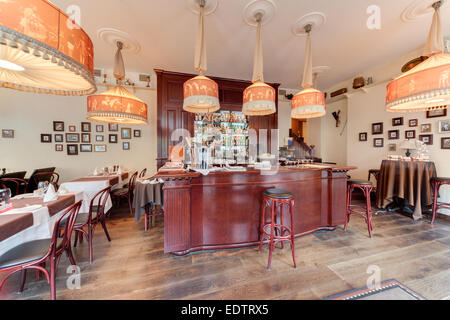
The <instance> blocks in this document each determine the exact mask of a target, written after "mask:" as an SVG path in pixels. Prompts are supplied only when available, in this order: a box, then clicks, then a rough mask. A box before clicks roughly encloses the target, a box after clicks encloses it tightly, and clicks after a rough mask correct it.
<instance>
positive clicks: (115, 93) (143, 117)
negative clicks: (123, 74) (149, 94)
mask: <svg viewBox="0 0 450 320" xmlns="http://www.w3.org/2000/svg"><path fill="white" fill-rule="evenodd" d="M87 118H88V120H91V121H97V122H106V123H121V124H131V125H140V124H147V104H146V103H145V102H144V101H142V100H140V99H138V98H137V97H136V96H134V95H133V94H131V93H130V92H129V91H128V90H126V89H125V88H123V87H121V86H117V87H115V88H113V89H111V90H108V91H106V92H103V93H100V94H96V95H92V96H89V97H88V117H87Z"/></svg>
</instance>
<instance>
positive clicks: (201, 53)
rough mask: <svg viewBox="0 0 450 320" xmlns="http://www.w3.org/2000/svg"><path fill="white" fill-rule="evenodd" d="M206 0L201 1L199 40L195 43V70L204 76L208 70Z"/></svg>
mask: <svg viewBox="0 0 450 320" xmlns="http://www.w3.org/2000/svg"><path fill="white" fill-rule="evenodd" d="M205 4H206V1H205V0H200V3H199V5H200V14H199V16H198V26H197V39H196V43H195V56H194V69H195V70H196V71H197V72H199V73H200V74H203V73H205V72H206V70H207V69H208V63H207V56H206V43H205V20H204V16H205Z"/></svg>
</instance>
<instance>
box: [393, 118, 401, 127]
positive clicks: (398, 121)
mask: <svg viewBox="0 0 450 320" xmlns="http://www.w3.org/2000/svg"><path fill="white" fill-rule="evenodd" d="M402 125H403V117H399V118H393V119H392V126H393V127H397V126H402Z"/></svg>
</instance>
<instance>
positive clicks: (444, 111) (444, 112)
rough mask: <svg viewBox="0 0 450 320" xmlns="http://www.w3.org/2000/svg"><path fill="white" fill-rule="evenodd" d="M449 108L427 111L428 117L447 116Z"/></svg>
mask: <svg viewBox="0 0 450 320" xmlns="http://www.w3.org/2000/svg"><path fill="white" fill-rule="evenodd" d="M446 116H447V109H438V110H430V111H427V118H438V117H446Z"/></svg>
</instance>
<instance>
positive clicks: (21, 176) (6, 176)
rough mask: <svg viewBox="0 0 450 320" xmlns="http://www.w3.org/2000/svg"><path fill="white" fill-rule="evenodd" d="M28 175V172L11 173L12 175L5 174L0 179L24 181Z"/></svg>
mask: <svg viewBox="0 0 450 320" xmlns="http://www.w3.org/2000/svg"><path fill="white" fill-rule="evenodd" d="M26 174H27V172H26V171H17V172H10V173H5V174H4V175H2V176H0V179H3V178H17V179H24V178H25V175H26Z"/></svg>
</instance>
